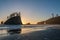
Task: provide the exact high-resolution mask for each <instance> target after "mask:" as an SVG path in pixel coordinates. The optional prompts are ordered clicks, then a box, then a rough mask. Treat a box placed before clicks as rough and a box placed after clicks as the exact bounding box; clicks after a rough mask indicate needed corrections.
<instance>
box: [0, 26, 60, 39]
mask: <svg viewBox="0 0 60 40" xmlns="http://www.w3.org/2000/svg"><path fill="white" fill-rule="evenodd" d="M59 27H60V26H59ZM38 29H39V30H38ZM42 29H44V28H41V27H40V28H39V27H37V28H36V27H35V28H22V33H21V34H13V35H7V36H3V37H0V40H60V29H49V28H48V29H44V30H42Z"/></svg>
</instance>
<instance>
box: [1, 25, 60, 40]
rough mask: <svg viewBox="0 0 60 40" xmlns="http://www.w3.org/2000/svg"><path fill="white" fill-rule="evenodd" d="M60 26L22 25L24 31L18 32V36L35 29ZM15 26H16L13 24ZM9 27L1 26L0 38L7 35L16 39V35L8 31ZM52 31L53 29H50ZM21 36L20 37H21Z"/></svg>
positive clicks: (40, 29)
mask: <svg viewBox="0 0 60 40" xmlns="http://www.w3.org/2000/svg"><path fill="white" fill-rule="evenodd" d="M55 26H57V27H60V25H22V27H21V29H22V32H21V34H18V35H17V36H20V35H21V36H22V34H27V33H31V32H34V31H42V30H46V29H47V28H48V27H55ZM13 28H14V26H13ZM8 29H9V28H8V27H6V26H3V27H2V28H1V27H0V39H1V38H2V39H3V38H5V36H7V38H8V39H9V38H12V39H11V40H13V39H15V36H16V35H9V33H8V32H7V30H8ZM50 31H51V30H50ZM21 36H20V37H21Z"/></svg>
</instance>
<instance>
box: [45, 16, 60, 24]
mask: <svg viewBox="0 0 60 40" xmlns="http://www.w3.org/2000/svg"><path fill="white" fill-rule="evenodd" d="M46 24H60V16H58V17H54V18H50V19H48V20H46Z"/></svg>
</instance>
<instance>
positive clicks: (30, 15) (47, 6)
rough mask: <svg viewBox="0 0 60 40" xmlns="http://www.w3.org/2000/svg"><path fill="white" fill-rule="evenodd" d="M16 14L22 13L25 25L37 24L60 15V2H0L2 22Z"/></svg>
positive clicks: (16, 0)
mask: <svg viewBox="0 0 60 40" xmlns="http://www.w3.org/2000/svg"><path fill="white" fill-rule="evenodd" d="M14 12H21V19H22V22H23V24H26V23H29V22H30V23H31V24H36V23H37V22H40V21H44V20H47V19H49V18H51V14H52V13H54V15H55V16H56V14H59V15H60V0H0V21H2V20H3V21H5V20H6V17H7V16H9V15H10V14H12V13H14Z"/></svg>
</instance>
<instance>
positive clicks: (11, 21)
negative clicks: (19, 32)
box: [4, 16, 22, 25]
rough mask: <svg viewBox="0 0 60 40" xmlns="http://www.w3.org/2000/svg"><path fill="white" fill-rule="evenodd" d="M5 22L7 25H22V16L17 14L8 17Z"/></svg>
mask: <svg viewBox="0 0 60 40" xmlns="http://www.w3.org/2000/svg"><path fill="white" fill-rule="evenodd" d="M4 24H6V25H22V21H21V18H20V16H15V17H12V18H10V19H8V20H7V21H6V22H5V23H4Z"/></svg>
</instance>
